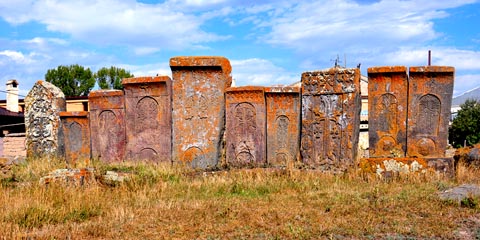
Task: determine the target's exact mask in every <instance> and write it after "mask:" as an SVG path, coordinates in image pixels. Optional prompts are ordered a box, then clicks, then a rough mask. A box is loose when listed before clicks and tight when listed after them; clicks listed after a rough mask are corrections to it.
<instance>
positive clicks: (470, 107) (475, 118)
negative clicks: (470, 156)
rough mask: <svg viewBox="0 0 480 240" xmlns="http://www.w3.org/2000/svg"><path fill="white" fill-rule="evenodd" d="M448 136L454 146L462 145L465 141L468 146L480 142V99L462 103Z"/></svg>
mask: <svg viewBox="0 0 480 240" xmlns="http://www.w3.org/2000/svg"><path fill="white" fill-rule="evenodd" d="M448 138H449V140H450V143H451V144H452V145H453V146H454V147H462V146H463V144H464V143H465V142H466V144H467V145H468V146H472V145H474V144H476V143H478V142H480V101H477V100H473V99H468V100H467V101H465V103H463V104H462V105H460V110H459V111H458V114H457V117H456V118H455V119H453V123H452V126H451V127H450V129H449V136H448Z"/></svg>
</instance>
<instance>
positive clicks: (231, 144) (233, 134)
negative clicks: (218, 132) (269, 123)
mask: <svg viewBox="0 0 480 240" xmlns="http://www.w3.org/2000/svg"><path fill="white" fill-rule="evenodd" d="M226 98H227V99H226V108H227V109H226V111H227V134H226V145H227V153H226V157H227V163H228V165H229V166H232V167H245V166H264V165H265V164H266V148H265V146H266V136H265V133H266V131H265V124H266V113H265V96H264V87H251V86H250V87H236V88H228V89H227V93H226Z"/></svg>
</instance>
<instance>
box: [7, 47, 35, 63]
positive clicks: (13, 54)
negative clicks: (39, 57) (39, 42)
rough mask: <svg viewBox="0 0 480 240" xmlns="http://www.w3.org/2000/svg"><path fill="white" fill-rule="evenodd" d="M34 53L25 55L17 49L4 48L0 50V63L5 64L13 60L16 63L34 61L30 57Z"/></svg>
mask: <svg viewBox="0 0 480 240" xmlns="http://www.w3.org/2000/svg"><path fill="white" fill-rule="evenodd" d="M34 55H35V53H31V54H30V56H25V55H24V54H23V53H21V52H18V51H13V50H4V51H1V52H0V64H6V62H8V61H13V62H15V63H18V64H28V63H31V62H33V61H34V60H33V59H32V56H34ZM2 58H3V60H2Z"/></svg>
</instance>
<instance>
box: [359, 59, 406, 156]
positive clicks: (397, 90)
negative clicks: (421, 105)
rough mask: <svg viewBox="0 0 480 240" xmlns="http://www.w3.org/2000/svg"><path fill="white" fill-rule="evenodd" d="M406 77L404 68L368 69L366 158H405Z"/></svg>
mask: <svg viewBox="0 0 480 240" xmlns="http://www.w3.org/2000/svg"><path fill="white" fill-rule="evenodd" d="M407 92H408V75H407V68H406V67H404V66H394V67H373V68H369V69H368V103H369V105H368V106H369V107H368V134H369V152H370V154H369V155H370V157H405V153H406V151H407V122H406V121H407V101H408V99H407Z"/></svg>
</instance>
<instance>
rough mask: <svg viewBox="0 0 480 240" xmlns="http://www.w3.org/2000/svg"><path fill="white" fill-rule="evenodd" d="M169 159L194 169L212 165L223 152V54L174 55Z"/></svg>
mask: <svg viewBox="0 0 480 240" xmlns="http://www.w3.org/2000/svg"><path fill="white" fill-rule="evenodd" d="M170 68H171V69H172V78H173V79H172V81H173V83H172V96H173V99H172V107H173V112H172V144H173V145H172V146H173V149H172V158H173V161H174V162H184V163H187V164H190V165H191V166H192V167H194V168H203V169H205V168H214V167H217V166H218V164H219V163H220V160H221V158H222V153H223V142H222V139H223V134H224V131H225V89H226V88H228V87H230V85H231V83H232V77H231V75H230V73H231V70H232V68H231V66H230V62H229V61H228V59H226V58H223V57H174V58H171V59H170Z"/></svg>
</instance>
